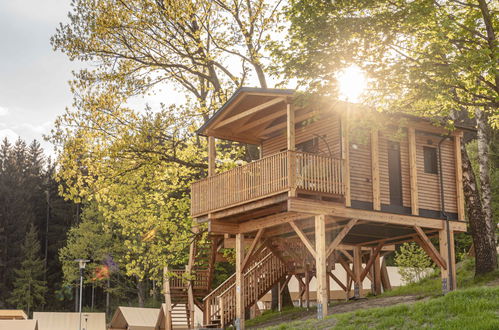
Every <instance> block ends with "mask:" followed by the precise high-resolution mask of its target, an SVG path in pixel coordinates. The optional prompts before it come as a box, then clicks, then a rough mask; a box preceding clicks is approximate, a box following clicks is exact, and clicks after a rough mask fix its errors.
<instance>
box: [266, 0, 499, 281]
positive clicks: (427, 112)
mask: <svg viewBox="0 0 499 330" xmlns="http://www.w3.org/2000/svg"><path fill="white" fill-rule="evenodd" d="M497 13H498V12H497V6H496V5H495V3H494V2H487V1H486V0H477V1H476V2H474V1H453V0H449V1H431V0H425V1H405V0H399V1H374V0H372V1H339V2H324V1H320V0H315V1H306V2H304V1H291V5H290V6H289V7H288V9H287V17H288V18H289V19H290V21H291V27H290V29H289V32H290V34H289V38H288V40H287V41H288V43H286V44H284V45H281V46H276V47H275V51H274V53H275V55H276V56H278V58H279V59H280V60H281V61H282V62H283V63H284V64H283V66H282V68H280V70H282V72H284V73H285V74H287V75H288V78H292V77H293V78H295V77H297V78H298V79H299V81H300V83H301V84H303V85H306V86H309V87H310V88H311V89H312V90H315V91H318V92H321V93H323V94H333V95H334V93H335V91H336V89H337V86H336V85H337V82H336V79H335V72H337V71H338V70H340V69H341V68H344V67H346V66H349V65H351V64H356V65H358V66H360V67H361V68H363V69H364V70H365V71H366V72H367V74H368V76H369V77H370V78H371V81H370V88H369V91H368V93H367V94H368V95H367V97H366V100H365V103H366V104H368V105H371V106H373V107H376V108H378V109H381V110H385V111H404V112H410V113H413V114H416V115H421V116H426V117H430V118H433V119H435V120H436V121H439V120H440V122H441V123H442V119H443V124H446V125H449V124H450V125H452V119H462V118H463V117H468V116H471V117H474V119H475V120H476V124H477V125H476V127H477V130H478V149H479V151H478V152H479V155H480V157H479V163H480V166H479V168H480V170H479V179H480V182H482V185H481V186H480V191H474V190H473V187H474V184H473V182H471V181H469V180H465V182H466V183H467V184H468V183H469V185H468V186H467V187H465V193H466V199H467V205H468V208H467V213H468V220H469V221H470V225H471V227H472V228H476V230H472V233H473V238H474V246H475V249H476V250H477V253H476V255H477V262H476V273H477V274H480V273H484V272H488V271H491V270H494V269H496V268H497V253H496V250H495V249H496V248H495V237H494V227H495V225H494V221H493V219H492V213H491V211H490V210H491V195H492V194H491V187H490V173H489V169H490V163H489V155H490V152H489V141H490V139H489V137H490V129H491V128H498V124H499V111H498V109H499V107H498V106H499V70H497V63H498V60H499V48H498V47H499V46H498V40H497V31H498V29H499V19H498V15H497ZM463 159H464V162H465V163H466V160H467V154H466V152H463ZM465 169H466V168H465ZM465 175H466V176H467V177H469V178H470V179H473V178H474V176H472V175H470V173H465ZM475 186H476V185H475ZM471 200H473V201H474V202H470V201H471ZM478 202H479V203H478ZM478 250H479V251H478Z"/></svg>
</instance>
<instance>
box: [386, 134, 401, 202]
mask: <svg viewBox="0 0 499 330" xmlns="http://www.w3.org/2000/svg"><path fill="white" fill-rule="evenodd" d="M388 179H389V188H390V205H393V206H403V203H402V170H401V165H400V143H399V142H394V141H388Z"/></svg>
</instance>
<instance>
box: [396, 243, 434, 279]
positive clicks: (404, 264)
mask: <svg viewBox="0 0 499 330" xmlns="http://www.w3.org/2000/svg"><path fill="white" fill-rule="evenodd" d="M395 265H396V266H397V267H399V269H398V272H399V274H400V276H401V277H402V280H403V281H404V282H405V283H413V282H418V281H420V280H422V279H423V278H424V277H425V276H426V275H428V268H430V267H431V266H432V265H433V263H432V261H431V259H430V258H429V257H428V255H427V254H426V252H425V251H424V250H423V249H422V248H421V247H420V246H418V245H417V244H416V243H407V242H406V243H404V244H402V245H401V246H400V247H399V249H398V250H397V251H395Z"/></svg>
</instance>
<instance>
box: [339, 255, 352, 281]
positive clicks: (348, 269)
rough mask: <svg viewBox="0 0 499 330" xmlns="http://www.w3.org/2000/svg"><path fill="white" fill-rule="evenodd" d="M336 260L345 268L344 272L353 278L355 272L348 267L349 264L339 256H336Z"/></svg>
mask: <svg viewBox="0 0 499 330" xmlns="http://www.w3.org/2000/svg"><path fill="white" fill-rule="evenodd" d="M338 262H339V263H340V265H341V266H342V267H343V269H344V270H345V272H346V273H347V274H348V275H349V276H350V277H352V278H355V274H354V272H353V271H352V270H351V269H350V265H349V264H348V263H347V262H346V261H345V260H344V259H343V258H342V257H341V256H339V257H338Z"/></svg>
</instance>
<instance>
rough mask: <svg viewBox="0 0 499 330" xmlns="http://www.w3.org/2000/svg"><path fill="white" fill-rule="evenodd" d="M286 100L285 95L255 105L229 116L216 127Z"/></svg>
mask: <svg viewBox="0 0 499 330" xmlns="http://www.w3.org/2000/svg"><path fill="white" fill-rule="evenodd" d="M285 100H286V99H285V98H283V97H277V98H274V99H272V100H270V101H267V102H265V103H262V104H259V105H257V106H256V107H253V108H251V109H248V110H245V111H243V112H241V113H239V114H237V115H234V116H231V117H229V118H227V119H225V120H222V121H221V122H219V123H218V124H216V126H215V127H216V128H220V127H222V126H226V125H228V124H231V123H233V122H235V121H238V120H241V119H243V118H246V117H248V116H251V115H253V114H255V113H257V112H259V111H262V110H265V109H267V108H269V107H271V106H273V105H275V104H277V103H280V102H283V101H285Z"/></svg>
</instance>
